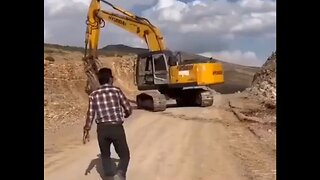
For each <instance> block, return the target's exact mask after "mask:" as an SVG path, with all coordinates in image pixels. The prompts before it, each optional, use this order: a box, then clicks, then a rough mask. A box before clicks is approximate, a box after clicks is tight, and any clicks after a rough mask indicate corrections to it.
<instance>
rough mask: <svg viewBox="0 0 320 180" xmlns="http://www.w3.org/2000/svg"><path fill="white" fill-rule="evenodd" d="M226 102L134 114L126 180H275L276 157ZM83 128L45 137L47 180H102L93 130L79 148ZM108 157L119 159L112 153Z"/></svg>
mask: <svg viewBox="0 0 320 180" xmlns="http://www.w3.org/2000/svg"><path fill="white" fill-rule="evenodd" d="M227 101H228V98H227V96H226V95H218V96H216V100H215V104H214V106H213V107H210V108H197V107H188V108H168V109H167V110H166V111H165V112H159V113H152V112H146V111H143V110H135V111H134V114H133V116H132V117H131V118H129V119H128V120H127V121H126V122H125V129H126V133H127V139H128V144H129V147H130V150H131V161H130V165H129V169H128V174H127V176H128V178H127V179H128V180H160V179H161V180H172V179H174V180H200V179H201V180H214V179H216V180H245V179H268V180H269V179H270V180H271V179H275V154H273V153H272V151H271V150H269V149H266V148H264V147H263V146H260V145H261V143H260V142H259V140H258V139H257V138H256V137H254V135H252V134H251V133H250V132H249V131H247V130H246V128H245V127H243V126H242V125H240V124H239V122H238V121H237V120H236V118H235V117H234V116H233V114H232V112H230V111H228V109H227V106H226V104H227ZM82 126H83V124H79V125H77V126H72V127H67V128H65V129H63V130H61V131H59V132H56V133H55V134H49V133H46V137H45V155H44V157H45V164H44V166H45V170H44V171H45V179H46V180H63V179H68V180H98V179H102V178H101V177H100V174H102V169H101V165H100V163H101V162H100V160H99V158H98V156H97V155H98V154H99V149H98V144H97V140H96V136H95V135H96V132H95V127H93V130H92V131H91V136H92V137H91V141H90V142H89V143H88V144H86V145H83V144H81V138H82ZM112 157H114V158H115V159H117V158H118V157H117V155H116V153H115V151H114V150H113V149H112ZM86 171H90V173H88V174H87V175H85V174H86Z"/></svg>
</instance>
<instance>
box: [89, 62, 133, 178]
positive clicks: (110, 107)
mask: <svg viewBox="0 0 320 180" xmlns="http://www.w3.org/2000/svg"><path fill="white" fill-rule="evenodd" d="M98 79H99V82H100V84H101V87H100V88H99V89H97V90H95V91H93V92H92V93H91V94H90V95H89V108H88V111H87V119H86V124H85V126H84V132H85V133H86V134H89V131H90V129H91V125H92V122H93V120H94V119H95V121H96V123H97V134H98V142H99V147H100V153H101V160H102V166H103V170H104V172H105V176H113V175H114V173H113V172H110V171H112V170H111V169H112V168H111V167H110V165H111V159H110V155H111V153H110V145H111V143H113V145H114V147H115V150H116V152H117V153H118V155H119V157H120V162H119V165H118V168H117V174H116V176H118V178H120V179H125V176H126V172H127V168H128V164H129V159H130V153H129V148H128V144H127V140H126V135H125V131H124V128H123V126H122V124H123V121H124V118H127V117H129V116H130V115H131V114H132V107H131V106H130V103H129V101H128V99H127V98H126V96H125V95H124V94H123V92H122V91H121V90H120V89H119V88H118V87H115V86H113V85H112V83H113V76H112V71H111V69H109V68H102V69H100V70H99V72H98Z"/></svg>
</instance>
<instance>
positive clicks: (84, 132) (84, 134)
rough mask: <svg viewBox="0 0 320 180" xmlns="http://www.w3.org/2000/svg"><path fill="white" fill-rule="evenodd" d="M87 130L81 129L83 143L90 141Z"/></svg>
mask: <svg viewBox="0 0 320 180" xmlns="http://www.w3.org/2000/svg"><path fill="white" fill-rule="evenodd" d="M89 131H90V130H88V129H84V130H83V144H86V142H87V141H88V142H89V141H90V134H89Z"/></svg>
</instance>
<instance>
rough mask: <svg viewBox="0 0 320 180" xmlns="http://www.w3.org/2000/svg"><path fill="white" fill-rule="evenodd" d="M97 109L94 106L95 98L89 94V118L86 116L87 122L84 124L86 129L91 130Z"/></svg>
mask: <svg viewBox="0 0 320 180" xmlns="http://www.w3.org/2000/svg"><path fill="white" fill-rule="evenodd" d="M94 115H95V111H94V108H93V98H92V97H91V96H89V106H88V111H87V118H86V123H85V126H84V128H83V129H84V130H90V129H91V125H92V122H93V119H94Z"/></svg>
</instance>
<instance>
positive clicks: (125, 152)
mask: <svg viewBox="0 0 320 180" xmlns="http://www.w3.org/2000/svg"><path fill="white" fill-rule="evenodd" d="M97 133H98V142H99V147H100V153H101V160H102V166H103V170H104V173H105V175H106V176H113V175H114V172H113V165H114V164H112V163H111V162H112V161H111V158H110V155H111V153H110V145H111V143H112V144H113V146H114V148H115V150H116V152H117V154H118V156H119V157H120V161H119V164H118V168H117V171H122V173H123V175H124V176H125V175H126V172H127V168H128V165H129V160H130V152H129V148H128V144H127V140H126V135H125V131H124V128H123V126H122V124H108V123H99V124H98V126H97Z"/></svg>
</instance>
